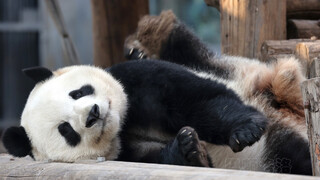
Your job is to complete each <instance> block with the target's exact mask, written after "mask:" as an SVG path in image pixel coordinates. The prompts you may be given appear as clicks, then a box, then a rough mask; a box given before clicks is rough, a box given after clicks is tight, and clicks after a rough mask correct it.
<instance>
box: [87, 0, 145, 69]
mask: <svg viewBox="0 0 320 180" xmlns="http://www.w3.org/2000/svg"><path fill="white" fill-rule="evenodd" d="M91 7H92V18H93V41H94V64H95V65H97V66H101V67H104V68H105V67H108V66H111V65H113V64H116V63H119V62H122V61H125V58H124V55H123V45H124V40H125V38H126V37H127V36H128V35H130V34H132V33H133V32H134V31H135V29H136V27H137V24H138V21H139V19H140V17H142V16H143V15H146V14H148V13H149V3H148V0H131V1H130V2H128V1H127V0H116V1H111V0H91Z"/></svg>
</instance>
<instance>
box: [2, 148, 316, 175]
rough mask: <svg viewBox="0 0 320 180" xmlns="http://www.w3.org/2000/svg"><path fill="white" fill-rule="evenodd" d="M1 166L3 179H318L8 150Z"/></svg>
mask: <svg viewBox="0 0 320 180" xmlns="http://www.w3.org/2000/svg"><path fill="white" fill-rule="evenodd" d="M0 166H1V168H0V179H6V178H8V179H10V178H12V179H13V178H16V179H139V180H140V179H199V180H201V179H224V180H234V179H239V180H241V179H245V180H256V179H259V180H274V179H277V180H315V179H317V178H315V177H311V176H294V175H286V174H276V173H263V172H254V171H239V170H226V169H215V168H199V167H186V166H173V165H160V164H147V163H132V162H119V161H118V162H117V161H105V162H99V163H98V162H96V161H83V162H78V163H56V162H48V161H47V162H44V161H33V160H31V159H30V158H21V159H19V158H12V157H11V156H9V155H6V154H1V155H0Z"/></svg>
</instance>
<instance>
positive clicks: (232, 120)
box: [108, 60, 266, 161]
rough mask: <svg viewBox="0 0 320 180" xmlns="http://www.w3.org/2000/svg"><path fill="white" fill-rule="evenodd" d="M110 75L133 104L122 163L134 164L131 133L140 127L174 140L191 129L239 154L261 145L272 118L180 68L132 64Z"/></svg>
mask: <svg viewBox="0 0 320 180" xmlns="http://www.w3.org/2000/svg"><path fill="white" fill-rule="evenodd" d="M108 71H109V72H110V73H111V74H112V75H113V76H114V77H115V78H116V79H118V80H119V81H120V82H121V83H122V84H123V86H124V88H125V92H126V93H127V94H128V99H129V104H130V106H129V109H128V115H127V117H128V118H127V119H126V120H125V125H124V127H123V131H122V132H123V133H122V139H123V140H122V142H123V143H122V144H123V146H122V147H123V154H122V155H121V156H120V158H119V159H122V160H133V159H132V158H133V157H132V156H131V155H130V152H132V151H134V150H135V149H133V148H132V147H130V146H128V144H130V141H129V140H128V141H129V142H128V141H127V139H126V137H131V135H127V134H126V133H127V132H131V129H130V128H133V127H136V126H140V127H142V129H152V128H154V129H159V130H161V131H163V132H166V133H168V134H176V133H177V132H178V131H179V130H180V129H181V128H182V127H184V126H190V127H192V128H194V129H195V130H196V131H197V132H198V135H199V138H200V139H201V140H204V141H207V142H210V143H214V144H221V145H229V146H230V147H231V148H232V149H233V151H235V152H238V151H241V150H242V149H243V148H244V147H246V146H248V145H251V144H253V143H254V142H256V141H257V140H259V138H260V137H261V135H262V134H263V129H265V127H266V118H265V117H264V116H263V115H262V114H261V113H260V112H258V111H257V110H256V109H254V108H252V107H250V106H246V105H244V104H243V103H242V101H241V100H240V99H239V97H238V96H237V95H236V94H235V93H234V92H233V91H231V90H229V89H227V88H226V87H225V86H224V85H222V84H219V83H217V82H214V81H211V80H209V79H203V78H200V77H197V76H196V75H194V74H193V73H191V72H189V71H187V70H186V69H185V68H183V67H181V66H179V65H176V64H172V63H168V62H163V61H153V60H149V61H139V62H137V61H131V62H126V63H122V64H118V65H115V66H113V67H111V68H110V69H109V70H108ZM186 87H187V88H186ZM235 141H238V142H239V144H238V143H234V142H235ZM135 160H136V159H135ZM136 161H139V160H136Z"/></svg>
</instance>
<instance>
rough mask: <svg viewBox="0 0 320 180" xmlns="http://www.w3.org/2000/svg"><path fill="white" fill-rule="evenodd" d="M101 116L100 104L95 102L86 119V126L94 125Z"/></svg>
mask: <svg viewBox="0 0 320 180" xmlns="http://www.w3.org/2000/svg"><path fill="white" fill-rule="evenodd" d="M99 116H100V110H99V106H98V105H97V104H95V105H93V106H92V108H91V110H90V112H89V115H88V118H87V121H86V128H90V127H92V126H93V125H94V124H95V123H96V122H97V121H98V120H99V119H100V118H99Z"/></svg>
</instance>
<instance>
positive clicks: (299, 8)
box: [287, 0, 320, 20]
mask: <svg viewBox="0 0 320 180" xmlns="http://www.w3.org/2000/svg"><path fill="white" fill-rule="evenodd" d="M319 17H320V1H319V0H287V18H288V19H313V20H318V19H319Z"/></svg>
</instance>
